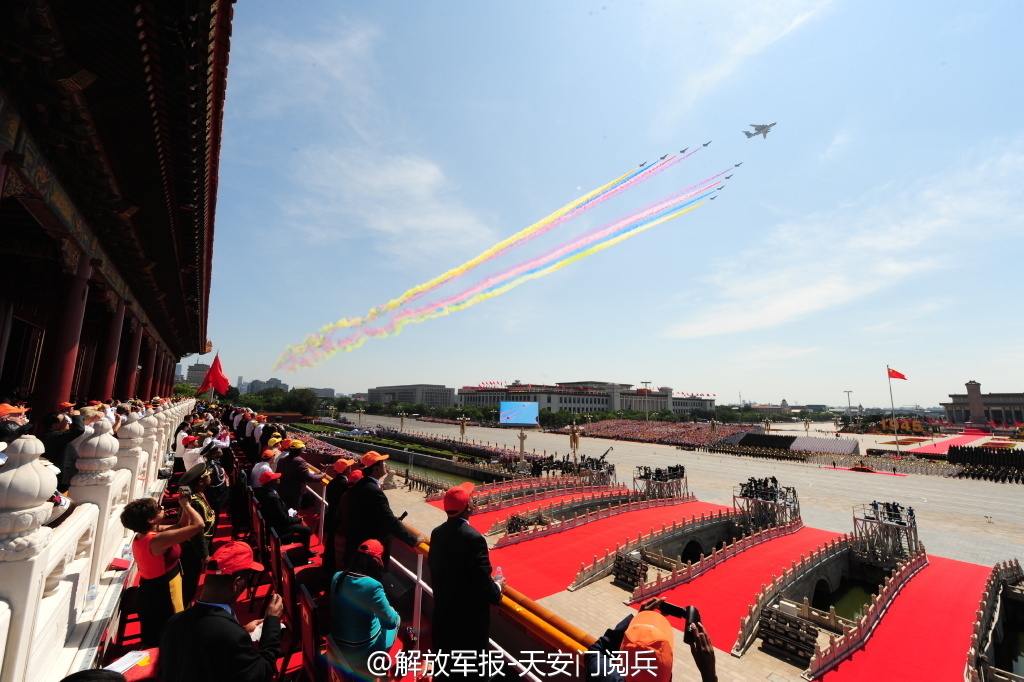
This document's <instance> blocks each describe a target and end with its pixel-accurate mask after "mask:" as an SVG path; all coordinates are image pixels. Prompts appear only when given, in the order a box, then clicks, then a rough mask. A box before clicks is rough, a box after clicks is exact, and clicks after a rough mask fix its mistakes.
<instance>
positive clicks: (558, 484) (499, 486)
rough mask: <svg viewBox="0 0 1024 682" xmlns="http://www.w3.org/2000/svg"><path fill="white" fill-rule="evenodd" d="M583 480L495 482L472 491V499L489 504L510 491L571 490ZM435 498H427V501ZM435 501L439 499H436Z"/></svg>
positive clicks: (561, 477) (536, 479)
mask: <svg viewBox="0 0 1024 682" xmlns="http://www.w3.org/2000/svg"><path fill="white" fill-rule="evenodd" d="M583 484H584V481H583V479H581V478H579V477H578V476H549V477H547V478H517V479H513V480H511V481H495V482H494V483H484V484H482V485H478V486H476V487H475V488H474V489H473V497H474V498H475V499H479V500H481V502H482V503H484V504H487V503H490V498H492V497H493V498H495V499H501V497H502V494H503V493H507V492H508V491H510V490H515V491H518V492H522V493H524V494H526V493H531V492H537V491H542V490H553V489H556V488H571V487H573V486H579V485H583ZM556 494H557V493H556ZM433 499H435V498H431V497H428V498H427V501H428V502H429V501H431V500H433ZM436 499H438V500H439V499H441V498H440V497H437V498H436Z"/></svg>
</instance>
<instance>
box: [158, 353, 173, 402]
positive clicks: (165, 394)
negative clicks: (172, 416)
mask: <svg viewBox="0 0 1024 682" xmlns="http://www.w3.org/2000/svg"><path fill="white" fill-rule="evenodd" d="M170 364H171V359H170V357H169V356H168V355H167V351H164V350H162V351H160V387H159V390H160V397H162V398H169V397H170V395H171V391H170V388H169V387H168V386H167V368H168V367H169V366H170Z"/></svg>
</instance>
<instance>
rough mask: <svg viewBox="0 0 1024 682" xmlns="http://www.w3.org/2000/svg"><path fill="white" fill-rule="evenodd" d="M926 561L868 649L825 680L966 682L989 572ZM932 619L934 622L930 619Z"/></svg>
mask: <svg viewBox="0 0 1024 682" xmlns="http://www.w3.org/2000/svg"><path fill="white" fill-rule="evenodd" d="M928 560H929V564H928V566H926V567H925V568H923V569H921V571H920V572H919V573H918V574H917V575H915V576H914V577H913V578H911V579H910V582H908V583H907V584H906V585H905V586H904V587H903V589H902V590H901V591H900V593H899V595H897V597H896V599H895V601H893V603H892V606H890V607H889V611H888V612H887V613H886V614H885V615H884V616H883V617H882V620H881V621H880V622H879V623H878V627H876V628H875V631H874V633H872V635H871V637H870V638H869V639H868V641H867V642H866V643H865V645H864V646H863V647H862V648H861V649H860V650H858V651H856V652H854V654H853V655H852V656H851V657H850V658H848V659H846V661H844V662H843V663H840V664H839V666H838V667H837V668H834V669H833V670H832V671H830V672H829V673H827V674H826V675H825V676H824V678H822V679H823V680H825V681H826V682H847V681H850V682H852V681H853V680H870V679H877V680H881V679H887V680H928V682H943V681H948V682H954V681H955V682H961V681H962V680H963V679H964V665H965V663H966V660H967V659H966V654H967V649H968V648H969V647H970V645H971V622H972V621H973V620H974V611H975V609H977V608H978V601H979V600H980V599H981V592H982V590H983V589H984V588H985V581H986V580H987V579H988V576H989V573H990V572H991V568H989V567H987V566H978V565H976V564H968V563H964V562H962V561H954V560H952V559H941V558H938V557H928ZM928 613H933V614H935V617H934V618H928V617H927V615H926V614H928Z"/></svg>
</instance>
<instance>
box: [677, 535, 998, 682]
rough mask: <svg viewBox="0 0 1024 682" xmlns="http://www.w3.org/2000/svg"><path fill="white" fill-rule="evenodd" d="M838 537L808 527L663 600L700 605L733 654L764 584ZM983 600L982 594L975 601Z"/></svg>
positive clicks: (719, 644) (711, 630)
mask: <svg viewBox="0 0 1024 682" xmlns="http://www.w3.org/2000/svg"><path fill="white" fill-rule="evenodd" d="M838 536H839V533H832V532H830V531H825V530H818V529H817V528H806V527H805V528H802V529H800V530H798V531H797V532H795V533H792V534H790V535H784V536H782V537H780V538H776V539H774V540H769V541H767V542H762V543H761V544H760V545H755V546H754V547H751V548H750V549H748V550H747V551H745V552H742V553H740V554H737V555H736V556H735V557H733V558H732V559H729V560H727V561H725V562H723V563H721V564H719V565H718V566H715V567H714V568H712V569H711V570H709V571H707V572H706V573H703V574H702V575H699V576H697V577H696V578H694V579H693V580H691V581H690V582H688V583H686V584H685V585H680V586H679V587H674V588H672V589H670V590H666V591H665V592H662V593H661V594H659V595H658V596H659V597H664V598H665V599H667V600H668V601H669V602H671V603H673V604H676V605H677V606H689V605H693V606H696V607H697V608H698V609H699V610H700V618H701V621H702V622H703V623H704V627H705V628H706V629H707V631H708V635H710V636H711V641H712V643H714V645H715V648H716V649H718V650H720V651H730V650H731V649H732V646H733V644H735V643H736V634H737V633H738V632H739V630H740V618H741V617H742V616H745V615H747V610H748V609H749V608H750V604H751V603H753V601H754V595H756V594H757V593H758V592H760V590H761V585H762V583H763V584H765V585H767V584H768V583H769V582H770V581H771V577H772V575H781V574H782V571H783V570H784V569H786V568H789V565H790V562H791V561H793V560H796V561H799V560H800V554H801V553H802V554H804V555H807V554H809V553H810V552H811V551H812V550H813V549H815V548H816V547H817V546H818V545H823V544H825V543H826V542H827V541H829V540H831V539H832V538H835V537H838ZM980 596H981V593H980V592H979V594H978V596H977V597H975V601H977V599H979V598H980ZM672 625H673V626H675V627H676V629H679V630H682V629H683V627H684V626H685V622H684V621H681V620H678V619H675V618H673V619H672ZM889 679H896V678H889Z"/></svg>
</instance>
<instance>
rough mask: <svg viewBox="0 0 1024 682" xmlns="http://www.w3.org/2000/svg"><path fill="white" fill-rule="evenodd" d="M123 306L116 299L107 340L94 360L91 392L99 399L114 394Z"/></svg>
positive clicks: (105, 398) (122, 302)
mask: <svg viewBox="0 0 1024 682" xmlns="http://www.w3.org/2000/svg"><path fill="white" fill-rule="evenodd" d="M124 308H125V306H124V301H123V300H122V301H118V303H117V307H116V308H115V309H114V312H113V313H112V314H111V315H110V324H109V325H108V326H107V340H106V341H105V342H104V345H103V349H102V350H101V351H100V353H99V357H98V358H97V360H96V385H95V386H94V387H93V393H94V394H95V395H96V398H97V399H99V400H110V398H112V397H113V396H114V377H115V376H116V375H117V354H118V351H120V350H121V329H122V328H123V327H124Z"/></svg>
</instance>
